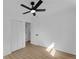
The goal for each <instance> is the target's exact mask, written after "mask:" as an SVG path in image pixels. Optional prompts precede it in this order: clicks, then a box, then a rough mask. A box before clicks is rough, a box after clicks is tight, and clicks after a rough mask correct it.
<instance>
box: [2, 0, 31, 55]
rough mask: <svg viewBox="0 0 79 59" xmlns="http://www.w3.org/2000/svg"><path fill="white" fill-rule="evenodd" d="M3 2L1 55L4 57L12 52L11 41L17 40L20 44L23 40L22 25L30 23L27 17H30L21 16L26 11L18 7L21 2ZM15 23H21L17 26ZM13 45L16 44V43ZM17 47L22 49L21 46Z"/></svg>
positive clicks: (16, 0) (11, 0) (5, 0)
mask: <svg viewBox="0 0 79 59" xmlns="http://www.w3.org/2000/svg"><path fill="white" fill-rule="evenodd" d="M3 2H4V5H3V8H4V9H3V11H4V13H3V14H4V15H3V17H4V20H3V21H4V30H3V31H4V33H3V34H4V35H3V37H4V39H3V43H4V44H3V45H4V46H3V51H4V53H3V55H4V56H5V55H8V54H10V53H11V51H14V49H12V46H13V44H12V40H17V39H19V40H20V41H19V42H20V43H22V41H21V39H22V40H23V39H24V38H25V35H24V33H25V32H24V31H25V29H24V27H25V25H24V24H25V22H31V19H30V17H29V16H30V15H23V14H22V13H23V12H25V11H26V9H25V8H23V7H21V6H20V4H21V3H23V1H19V0H4V1H3ZM26 16H27V17H26ZM16 22H21V23H19V24H18V23H16ZM14 26H15V27H14ZM13 29H14V30H13ZM18 29H19V30H18ZM16 30H17V31H16ZM12 31H13V32H12ZM13 43H14V42H13ZM14 44H16V42H15V43H14ZM23 44H24V43H23ZM17 45H18V44H17ZM14 47H15V46H14ZM14 47H13V48H14ZM18 47H22V46H21V44H20V45H19V46H18Z"/></svg>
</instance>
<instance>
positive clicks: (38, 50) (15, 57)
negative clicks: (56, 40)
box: [4, 44, 76, 59]
mask: <svg viewBox="0 0 79 59" xmlns="http://www.w3.org/2000/svg"><path fill="white" fill-rule="evenodd" d="M4 59H76V57H75V55H72V54H68V53H64V52H61V51H56V54H55V56H52V55H51V54H50V53H49V52H47V51H46V48H44V47H41V46H36V45H32V44H28V45H27V46H26V47H25V48H22V49H20V50H17V51H15V52H13V53H12V54H10V55H8V56H5V57H4Z"/></svg>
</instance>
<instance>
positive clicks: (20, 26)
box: [11, 21, 25, 52]
mask: <svg viewBox="0 0 79 59" xmlns="http://www.w3.org/2000/svg"><path fill="white" fill-rule="evenodd" d="M11 29H12V35H11V36H12V39H11V50H12V52H13V51H15V50H18V49H21V48H23V47H25V23H24V22H21V21H12V23H11Z"/></svg>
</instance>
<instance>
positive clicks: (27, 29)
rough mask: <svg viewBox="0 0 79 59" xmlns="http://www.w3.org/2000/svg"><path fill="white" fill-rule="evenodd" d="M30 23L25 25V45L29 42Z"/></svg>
mask: <svg viewBox="0 0 79 59" xmlns="http://www.w3.org/2000/svg"><path fill="white" fill-rule="evenodd" d="M30 29H31V23H28V22H26V23H25V43H26V45H27V44H29V43H30V42H31V30H30Z"/></svg>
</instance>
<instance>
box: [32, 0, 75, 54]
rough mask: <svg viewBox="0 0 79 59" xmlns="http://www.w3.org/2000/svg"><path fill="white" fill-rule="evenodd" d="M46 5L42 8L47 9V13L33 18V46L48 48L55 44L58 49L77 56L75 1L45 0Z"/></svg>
mask: <svg viewBox="0 0 79 59" xmlns="http://www.w3.org/2000/svg"><path fill="white" fill-rule="evenodd" d="M44 3H45V4H44V5H42V7H41V6H40V8H46V12H44V13H38V14H37V16H36V17H33V18H32V19H33V21H32V22H33V23H32V26H31V27H32V30H31V31H32V40H31V41H32V44H37V45H41V46H45V47H48V46H49V45H51V44H52V43H53V42H54V43H55V48H56V49H58V50H61V51H64V52H68V53H72V54H76V51H75V50H76V47H75V44H76V42H75V41H76V38H75V33H76V32H75V21H76V15H75V13H76V10H75V8H76V7H75V0H50V1H49V0H48V1H47V0H44ZM36 34H39V36H36Z"/></svg>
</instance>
